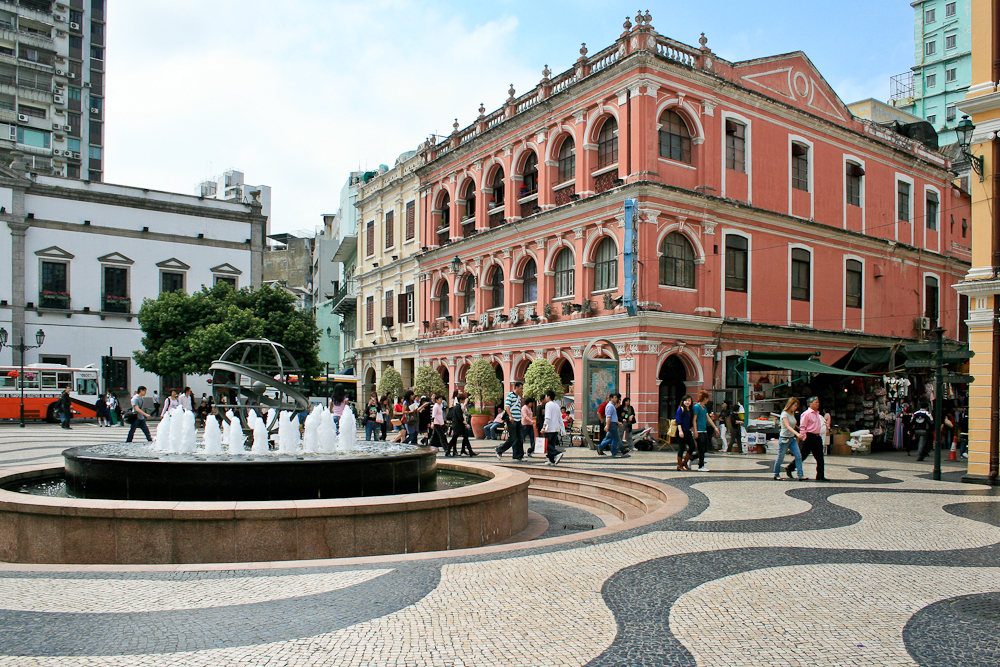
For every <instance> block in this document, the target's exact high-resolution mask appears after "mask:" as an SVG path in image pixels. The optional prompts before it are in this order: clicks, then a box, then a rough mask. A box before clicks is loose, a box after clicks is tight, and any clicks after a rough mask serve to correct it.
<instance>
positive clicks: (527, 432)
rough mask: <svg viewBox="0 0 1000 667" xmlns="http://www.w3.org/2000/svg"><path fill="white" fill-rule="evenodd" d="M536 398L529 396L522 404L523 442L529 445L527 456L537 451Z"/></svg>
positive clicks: (529, 456)
mask: <svg viewBox="0 0 1000 667" xmlns="http://www.w3.org/2000/svg"><path fill="white" fill-rule="evenodd" d="M535 408H536V405H535V399H533V398H529V399H526V400H525V401H524V405H523V406H521V442H523V443H525V444H526V445H528V451H527V456H528V458H529V459H530V458H531V455H532V454H534V453H535Z"/></svg>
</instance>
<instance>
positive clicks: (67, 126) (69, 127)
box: [63, 125, 73, 132]
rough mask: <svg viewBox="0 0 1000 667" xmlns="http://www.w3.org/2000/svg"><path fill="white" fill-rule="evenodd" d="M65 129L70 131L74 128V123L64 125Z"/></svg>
mask: <svg viewBox="0 0 1000 667" xmlns="http://www.w3.org/2000/svg"><path fill="white" fill-rule="evenodd" d="M63 129H64V130H66V131H67V132H69V131H70V130H72V129H73V126H72V125H63Z"/></svg>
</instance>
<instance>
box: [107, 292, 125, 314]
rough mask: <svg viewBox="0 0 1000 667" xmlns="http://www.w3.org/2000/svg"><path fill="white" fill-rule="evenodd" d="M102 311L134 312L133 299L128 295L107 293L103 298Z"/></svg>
mask: <svg viewBox="0 0 1000 667" xmlns="http://www.w3.org/2000/svg"><path fill="white" fill-rule="evenodd" d="M101 312H103V313H130V312H132V299H130V298H128V297H127V296H113V295H105V296H104V297H102V298H101Z"/></svg>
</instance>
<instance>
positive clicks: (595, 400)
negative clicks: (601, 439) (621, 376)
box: [586, 359, 618, 424]
mask: <svg viewBox="0 0 1000 667" xmlns="http://www.w3.org/2000/svg"><path fill="white" fill-rule="evenodd" d="M586 367H587V368H586V371H587V396H586V401H587V423H588V424H596V423H598V420H597V408H598V406H599V405H600V404H601V403H603V402H604V401H605V400H606V399H607V398H608V394H610V393H612V392H616V391H618V362H617V361H614V360H611V359H588V360H587V361H586Z"/></svg>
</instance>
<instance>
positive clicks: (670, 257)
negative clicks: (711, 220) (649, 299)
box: [660, 232, 694, 289]
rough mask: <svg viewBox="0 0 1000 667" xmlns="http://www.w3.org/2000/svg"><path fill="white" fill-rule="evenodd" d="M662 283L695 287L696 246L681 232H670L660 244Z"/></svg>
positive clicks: (672, 285)
mask: <svg viewBox="0 0 1000 667" xmlns="http://www.w3.org/2000/svg"><path fill="white" fill-rule="evenodd" d="M660 284H661V285H667V286H670V287H688V288H692V289H693V288H694V248H692V247H691V242H690V241H688V240H687V238H686V237H685V236H684V235H683V234H681V233H680V232H670V233H669V234H667V235H666V237H664V239H663V243H662V244H661V245H660Z"/></svg>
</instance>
